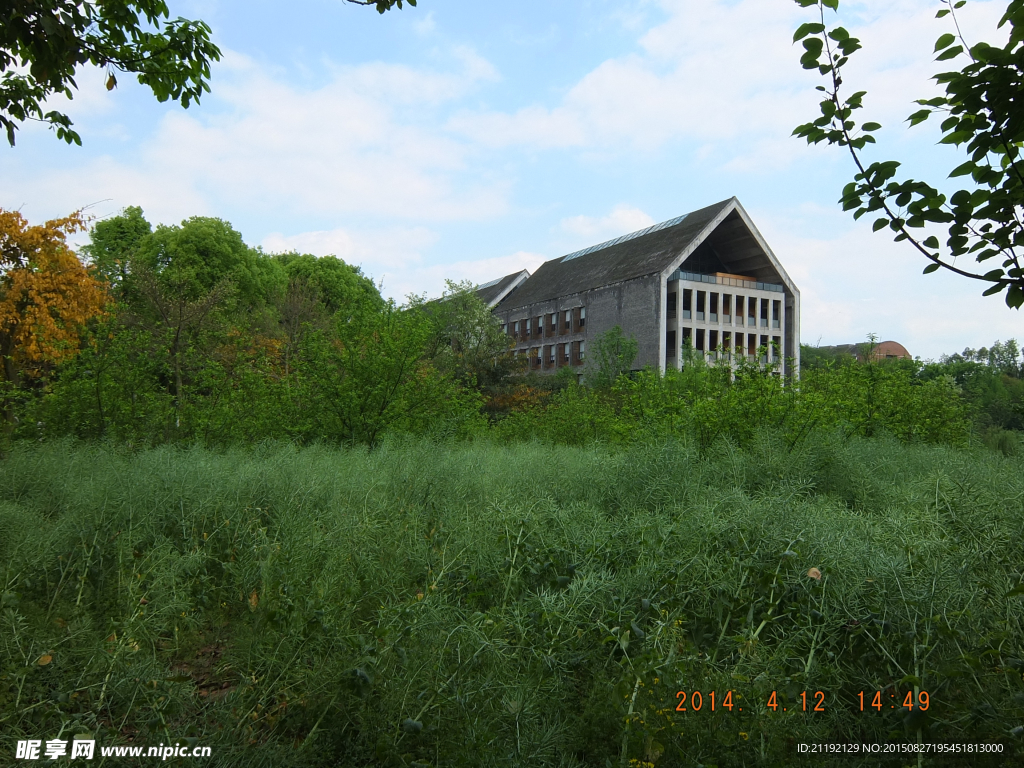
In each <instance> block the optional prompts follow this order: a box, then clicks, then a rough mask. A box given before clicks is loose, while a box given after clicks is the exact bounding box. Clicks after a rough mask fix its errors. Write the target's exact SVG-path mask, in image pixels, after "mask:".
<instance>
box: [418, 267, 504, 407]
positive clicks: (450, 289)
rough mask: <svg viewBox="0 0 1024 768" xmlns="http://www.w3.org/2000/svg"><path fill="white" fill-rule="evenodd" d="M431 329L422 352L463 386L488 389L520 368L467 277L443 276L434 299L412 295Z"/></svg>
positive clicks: (498, 322)
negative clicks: (443, 283)
mask: <svg viewBox="0 0 1024 768" xmlns="http://www.w3.org/2000/svg"><path fill="white" fill-rule="evenodd" d="M413 306H414V307H416V308H418V310H419V311H420V312H422V313H424V316H425V317H426V318H427V322H428V324H429V327H430V330H431V333H430V338H429V340H428V345H429V346H428V352H427V354H428V355H429V356H430V358H431V360H432V361H433V363H434V365H435V367H436V368H437V369H438V370H440V371H441V372H443V373H444V374H446V375H448V376H450V377H452V378H453V379H454V380H455V381H458V382H460V383H462V384H464V385H466V386H470V387H479V388H485V389H493V388H494V387H497V386H500V385H501V384H503V383H504V382H505V381H506V380H507V379H508V378H509V377H510V376H511V375H512V374H514V373H519V372H521V370H522V364H521V363H522V361H517V360H516V359H515V356H514V355H513V354H512V348H513V347H514V346H515V345H514V344H513V342H512V339H511V338H510V337H509V336H508V334H506V333H503V332H502V330H501V321H500V320H498V318H497V317H495V316H494V314H493V313H492V312H491V310H490V309H488V307H487V305H486V304H485V303H484V302H483V301H481V300H480V297H478V296H477V295H476V288H475V286H474V285H473V284H472V283H470V282H464V283H456V282H453V281H451V280H448V281H446V287H445V291H444V295H443V296H442V297H441V299H440V300H438V301H431V302H422V301H420V300H418V299H417V300H414V301H413Z"/></svg>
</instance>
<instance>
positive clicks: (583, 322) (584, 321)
mask: <svg viewBox="0 0 1024 768" xmlns="http://www.w3.org/2000/svg"><path fill="white" fill-rule="evenodd" d="M579 317H580V328H582V327H583V326H584V325H586V324H587V308H586V307H580V315H579Z"/></svg>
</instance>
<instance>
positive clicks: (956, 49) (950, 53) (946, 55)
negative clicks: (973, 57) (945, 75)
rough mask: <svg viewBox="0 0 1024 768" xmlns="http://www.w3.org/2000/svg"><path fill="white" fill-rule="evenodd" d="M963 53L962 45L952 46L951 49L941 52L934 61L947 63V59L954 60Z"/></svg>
mask: <svg viewBox="0 0 1024 768" xmlns="http://www.w3.org/2000/svg"><path fill="white" fill-rule="evenodd" d="M963 52H964V47H963V46H962V45H956V46H953V47H952V48H950V49H949V50H947V51H943V52H942V53H940V54H939V55H938V56H936V57H935V60H936V61H947V60H949V59H954V58H956V57H957V56H959V55H960V54H961V53H963Z"/></svg>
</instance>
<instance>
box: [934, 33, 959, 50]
mask: <svg viewBox="0 0 1024 768" xmlns="http://www.w3.org/2000/svg"><path fill="white" fill-rule="evenodd" d="M955 40H956V35H954V34H952V33H950V32H947V33H946V34H944V35H943V36H942V37H940V38H939V39H938V40H936V41H935V51H941V50H942V49H943V48H948V47H949V46H951V45H952V44H953V42H954V41H955Z"/></svg>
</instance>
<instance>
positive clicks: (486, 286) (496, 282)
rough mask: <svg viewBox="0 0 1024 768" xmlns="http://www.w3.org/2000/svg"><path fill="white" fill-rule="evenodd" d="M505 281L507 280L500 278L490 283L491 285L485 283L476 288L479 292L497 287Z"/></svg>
mask: <svg viewBox="0 0 1024 768" xmlns="http://www.w3.org/2000/svg"><path fill="white" fill-rule="evenodd" d="M504 279H505V278H504V277H499V278H498V279H497V280H491V282H489V283H484V284H483V285H478V286H477V287H476V289H477V290H478V291H482V290H483V289H484V288H490V287H491V286H492V285H497V284H498V283H500V282H501V281H502V280H504Z"/></svg>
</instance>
